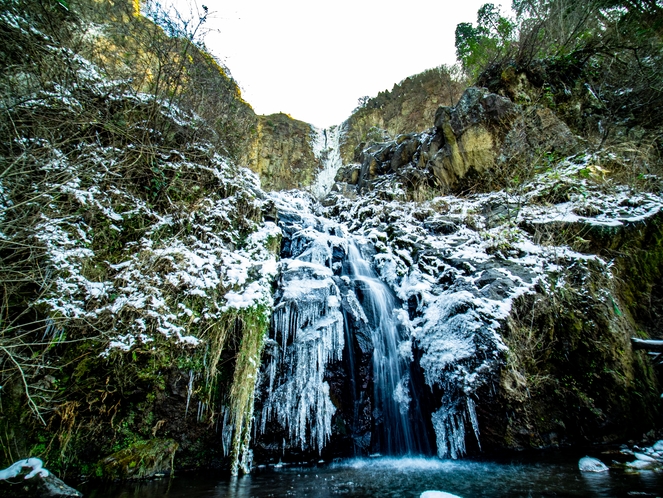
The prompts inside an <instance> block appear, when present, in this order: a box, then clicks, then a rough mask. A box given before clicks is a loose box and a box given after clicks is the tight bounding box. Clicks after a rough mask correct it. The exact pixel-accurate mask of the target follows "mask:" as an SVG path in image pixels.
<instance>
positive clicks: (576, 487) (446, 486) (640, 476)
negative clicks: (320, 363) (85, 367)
mask: <svg viewBox="0 0 663 498" xmlns="http://www.w3.org/2000/svg"><path fill="white" fill-rule="evenodd" d="M581 456H583V455H581ZM590 456H595V457H599V458H601V460H603V461H604V462H606V463H610V462H611V461H612V460H611V457H606V456H602V455H600V454H590ZM577 463H578V459H577V458H575V456H573V457H569V456H568V455H567V456H559V455H546V456H545V457H541V458H539V457H531V456H530V457H528V458H527V459H525V458H522V457H519V458H517V459H507V460H503V461H500V462H496V461H491V462H488V461H476V460H475V461H472V460H462V461H443V460H437V459H431V458H373V459H353V460H343V461H340V462H336V463H330V464H317V465H311V466H308V465H307V466H302V465H299V466H297V465H292V466H280V467H279V466H277V467H273V466H272V467H266V468H259V469H256V470H255V472H254V473H253V474H252V475H250V476H244V477H239V478H230V477H227V476H218V475H216V476H215V475H213V474H205V475H187V474H181V475H179V476H176V477H174V478H172V479H161V480H153V481H147V482H141V483H135V484H124V485H108V486H105V487H100V486H99V485H94V486H91V485H85V484H83V485H80V486H79V489H80V490H81V491H82V492H83V493H84V494H85V496H86V497H88V498H111V497H112V498H157V497H162V496H164V497H169V498H212V497H219V498H220V497H233V498H250V497H272V496H273V497H280V496H312V497H327V496H352V497H359V496H369V497H370V496H375V497H419V495H420V494H421V493H422V492H424V491H427V490H439V491H446V492H448V493H453V494H455V495H458V496H461V497H463V498H474V497H491V498H501V497H504V498H506V497H553V496H557V497H565V496H568V497H647V496H649V497H654V496H658V497H663V473H659V472H653V471H645V472H640V473H637V474H631V473H627V472H625V471H623V470H615V469H611V470H610V471H609V472H606V473H602V474H587V473H581V472H580V471H579V470H578V465H577Z"/></svg>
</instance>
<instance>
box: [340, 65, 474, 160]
mask: <svg viewBox="0 0 663 498" xmlns="http://www.w3.org/2000/svg"><path fill="white" fill-rule="evenodd" d="M450 71H451V70H450V69H447V68H445V67H439V68H434V69H429V70H427V71H424V72H423V73H420V74H417V75H414V76H410V77H409V78H406V79H405V80H403V81H401V82H400V83H398V84H396V85H394V87H393V89H392V90H391V91H384V92H380V93H379V94H378V96H377V97H374V98H371V99H369V100H367V101H366V102H364V103H363V104H362V105H361V106H360V107H359V108H358V109H356V110H355V112H353V113H352V115H351V116H350V117H349V118H348V120H347V123H346V126H347V131H346V135H345V138H344V141H343V144H342V146H341V157H342V158H343V163H344V164H350V163H353V162H357V159H356V157H355V156H356V153H358V152H361V148H362V146H365V145H367V144H369V143H371V142H381V141H384V140H385V139H394V138H395V137H396V136H397V135H401V134H405V133H415V132H421V131H424V130H426V129H428V128H429V127H430V126H431V124H432V123H433V120H434V117H435V113H436V112H437V109H438V107H440V106H444V105H447V106H450V105H453V104H455V103H456V102H457V101H458V98H459V97H460V95H461V93H462V91H463V90H464V89H465V85H464V83H463V82H461V81H458V80H456V79H455V78H454V77H453V76H452V74H451V73H450Z"/></svg>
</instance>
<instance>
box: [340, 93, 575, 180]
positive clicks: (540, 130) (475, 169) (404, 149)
mask: <svg viewBox="0 0 663 498" xmlns="http://www.w3.org/2000/svg"><path fill="white" fill-rule="evenodd" d="M577 143H578V141H577V138H576V137H575V136H574V135H573V134H572V133H571V131H570V130H569V128H568V127H567V126H566V125H565V124H564V123H563V122H562V121H561V120H559V119H558V118H557V117H556V116H555V115H554V113H552V111H550V110H549V109H547V108H545V107H541V106H530V107H527V108H524V107H522V106H520V105H517V104H514V103H513V102H512V101H511V100H509V99H508V98H506V97H503V96H500V95H497V94H494V93H490V92H488V91H487V90H486V89H482V88H476V87H471V88H469V89H467V90H466V91H465V93H463V96H462V97H461V99H460V100H459V102H458V103H457V104H456V105H455V106H453V107H440V108H439V109H438V110H437V113H436V115H435V127H434V128H432V129H431V130H428V131H426V132H423V133H411V134H407V135H400V136H399V137H397V138H396V140H393V141H390V142H387V143H377V144H373V145H371V146H369V147H367V148H366V149H364V150H363V151H362V153H361V157H360V159H361V166H349V167H346V168H344V169H343V170H342V171H341V172H339V176H338V177H337V180H339V181H341V182H346V183H351V184H356V185H358V186H359V187H360V188H361V187H364V186H366V185H368V184H369V182H371V181H372V180H374V179H376V178H377V177H378V176H381V175H385V174H392V173H395V174H396V175H397V176H398V177H400V178H402V179H404V180H405V183H406V184H407V185H408V188H411V189H415V188H417V187H418V186H420V185H422V184H423V185H430V186H435V187H437V188H440V189H442V190H445V189H446V190H451V191H460V190H466V189H469V188H471V189H473V190H476V189H479V190H481V189H484V190H485V189H489V188H491V187H498V188H499V187H503V186H504V184H505V183H506V182H508V178H509V177H512V176H515V175H517V174H518V171H515V169H516V168H518V170H519V171H520V172H521V173H524V174H525V175H529V174H531V171H532V169H533V168H534V167H535V165H536V164H537V161H541V160H542V158H544V157H549V156H551V155H553V156H559V157H563V156H564V155H568V154H570V153H572V152H573V151H574V150H575V148H576V147H577Z"/></svg>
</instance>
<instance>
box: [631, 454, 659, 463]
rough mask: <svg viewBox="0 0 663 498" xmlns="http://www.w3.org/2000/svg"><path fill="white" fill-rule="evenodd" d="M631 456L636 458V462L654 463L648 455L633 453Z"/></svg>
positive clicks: (653, 459)
mask: <svg viewBox="0 0 663 498" xmlns="http://www.w3.org/2000/svg"><path fill="white" fill-rule="evenodd" d="M633 456H634V457H635V458H637V459H638V460H642V461H643V462H655V461H656V459H655V458H652V457H650V456H649V455H645V454H644V453H633Z"/></svg>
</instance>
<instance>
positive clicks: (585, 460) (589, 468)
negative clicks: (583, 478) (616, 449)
mask: <svg viewBox="0 0 663 498" xmlns="http://www.w3.org/2000/svg"><path fill="white" fill-rule="evenodd" d="M578 468H579V469H580V470H581V472H607V471H608V470H609V469H608V467H607V466H606V465H605V464H604V463H603V462H602V461H601V460H598V459H596V458H592V457H588V456H586V457H582V458H581V459H580V461H579V462H578Z"/></svg>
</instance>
